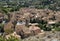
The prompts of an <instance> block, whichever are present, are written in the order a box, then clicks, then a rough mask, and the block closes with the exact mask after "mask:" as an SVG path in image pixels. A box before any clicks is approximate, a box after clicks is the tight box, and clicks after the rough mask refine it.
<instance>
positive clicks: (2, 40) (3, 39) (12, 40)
mask: <svg viewBox="0 0 60 41" xmlns="http://www.w3.org/2000/svg"><path fill="white" fill-rule="evenodd" d="M0 41H21V39H17V38H15V37H13V36H11V37H10V38H9V39H6V38H5V37H3V36H0Z"/></svg>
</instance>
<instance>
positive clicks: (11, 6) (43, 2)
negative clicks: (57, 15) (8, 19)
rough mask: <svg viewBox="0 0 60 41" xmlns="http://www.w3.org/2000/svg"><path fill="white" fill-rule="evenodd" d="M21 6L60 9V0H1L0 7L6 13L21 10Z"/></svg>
mask: <svg viewBox="0 0 60 41" xmlns="http://www.w3.org/2000/svg"><path fill="white" fill-rule="evenodd" d="M21 7H30V8H31V7H34V8H40V9H43V8H47V9H52V10H60V0H1V1H0V8H1V10H2V11H4V12H5V13H7V12H9V11H14V10H15V11H16V10H19V8H21Z"/></svg>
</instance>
